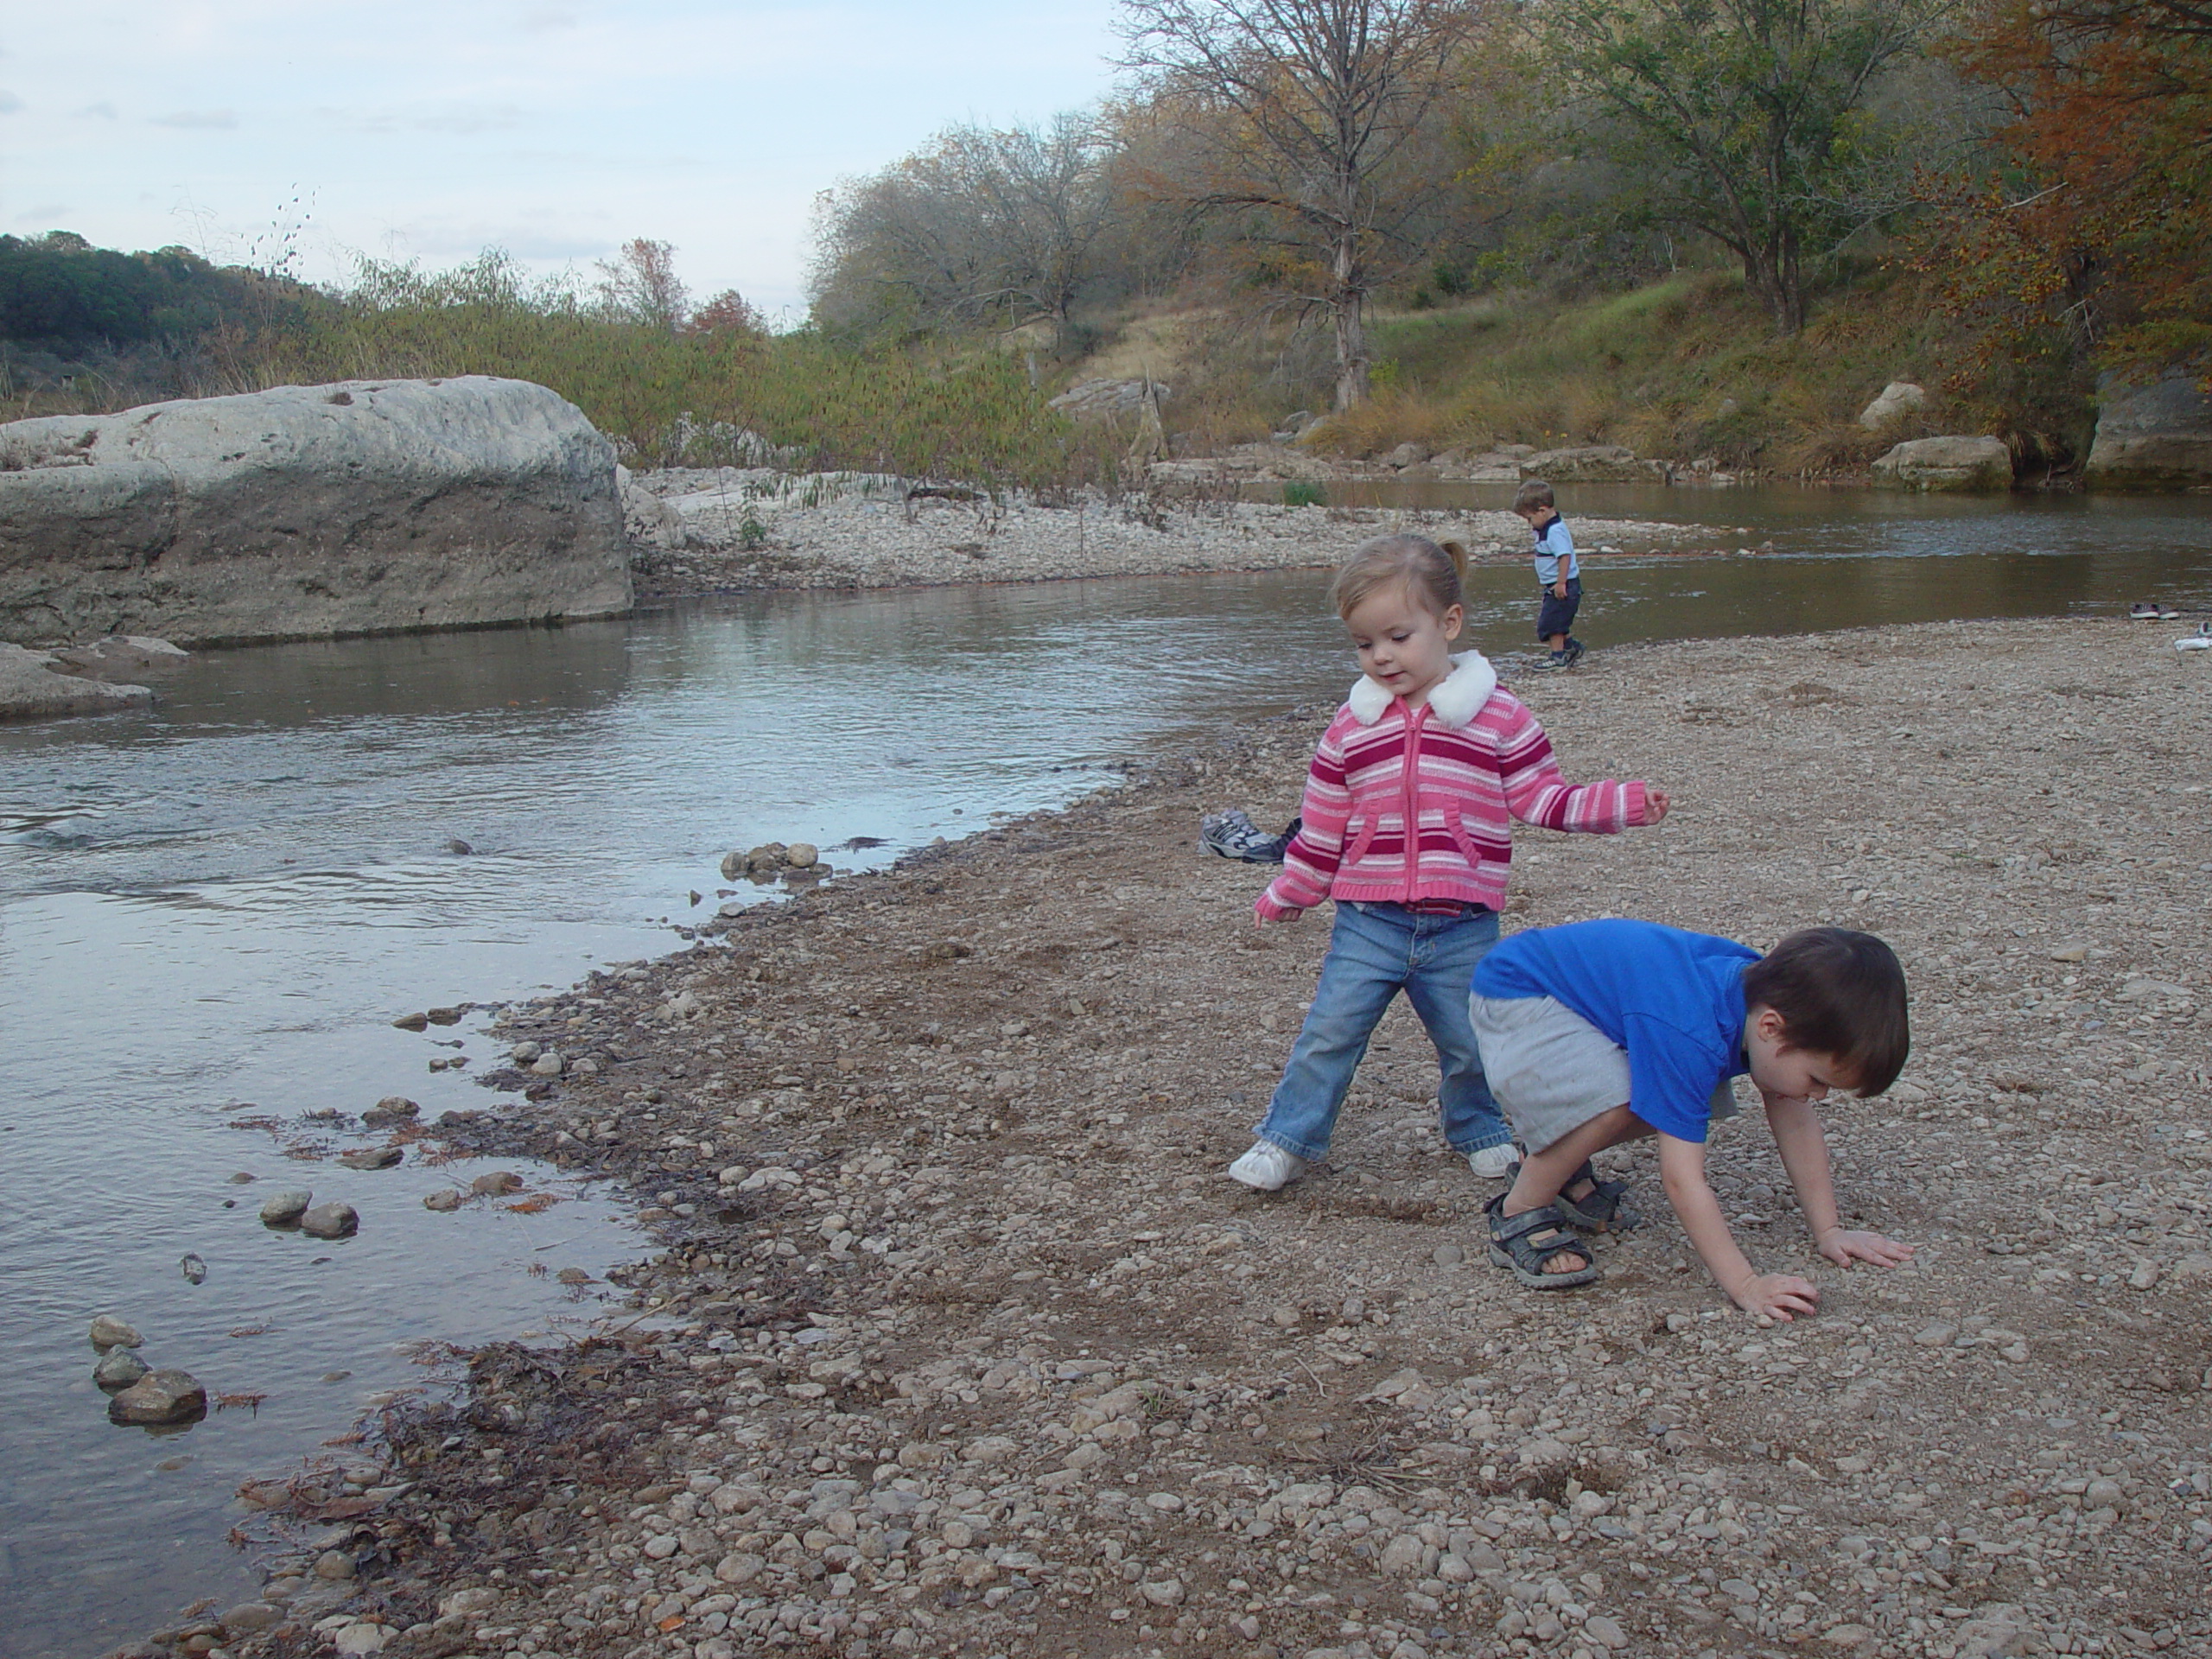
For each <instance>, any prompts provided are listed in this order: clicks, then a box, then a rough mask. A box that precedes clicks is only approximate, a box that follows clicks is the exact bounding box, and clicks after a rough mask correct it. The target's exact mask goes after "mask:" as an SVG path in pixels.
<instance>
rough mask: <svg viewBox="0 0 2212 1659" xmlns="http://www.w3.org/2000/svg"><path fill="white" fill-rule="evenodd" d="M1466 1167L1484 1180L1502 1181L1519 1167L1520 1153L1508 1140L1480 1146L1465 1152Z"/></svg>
mask: <svg viewBox="0 0 2212 1659" xmlns="http://www.w3.org/2000/svg"><path fill="white" fill-rule="evenodd" d="M1467 1167H1468V1168H1469V1169H1471V1170H1473V1171H1474V1172H1475V1173H1476V1174H1478V1175H1479V1176H1481V1177H1482V1178H1483V1179H1484V1180H1486V1181H1502V1180H1504V1179H1508V1178H1509V1177H1510V1176H1511V1175H1512V1173H1513V1172H1514V1171H1515V1170H1516V1169H1518V1168H1520V1167H1521V1154H1520V1153H1519V1152H1518V1151H1516V1149H1515V1148H1514V1145H1513V1143H1512V1142H1511V1141H1500V1142H1498V1144H1497V1145H1496V1146H1494V1147H1478V1148H1477V1149H1476V1150H1475V1151H1473V1152H1471V1153H1469V1154H1467Z"/></svg>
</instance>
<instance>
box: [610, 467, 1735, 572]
mask: <svg viewBox="0 0 2212 1659" xmlns="http://www.w3.org/2000/svg"><path fill="white" fill-rule="evenodd" d="M632 483H633V484H634V485H635V486H637V488H638V489H639V490H641V491H643V492H644V493H645V494H646V495H648V496H651V497H652V498H654V499H656V500H657V501H658V503H659V504H660V505H661V507H662V508H664V509H665V511H664V512H632V514H631V529H632V535H633V537H635V538H636V540H637V541H638V542H639V555H638V560H637V575H638V582H639V596H640V597H641V598H647V599H651V598H668V597H674V596H677V595H679V594H694V593H714V592H723V591H728V590H731V589H735V588H896V587H909V586H921V585H939V584H943V583H947V582H1041V581H1051V580H1055V579H1060V578H1066V577H1074V576H1136V575H1170V574H1173V573H1176V572H1181V571H1192V570H1276V569H1293V568H1303V567H1310V566H1317V565H1324V564H1329V563H1334V562H1335V561H1336V560H1337V559H1338V558H1339V557H1340V556H1341V551H1340V550H1341V549H1342V548H1343V547H1344V543H1345V542H1346V540H1347V538H1348V537H1357V536H1359V535H1361V534H1362V533H1365V534H1381V533H1382V532H1383V531H1385V530H1389V529H1393V528H1396V527H1399V526H1406V527H1411V528H1417V529H1419V530H1421V531H1423V532H1424V533H1426V534H1427V535H1431V536H1436V537H1452V538H1454V539H1457V540H1459V541H1460V542H1461V543H1464V544H1465V546H1466V548H1467V550H1468V551H1469V552H1470V554H1471V555H1472V556H1475V557H1478V558H1484V559H1511V558H1525V557H1526V556H1527V543H1528V540H1529V532H1528V530H1527V528H1526V526H1524V525H1523V524H1522V522H1521V521H1520V520H1519V519H1518V518H1515V517H1514V516H1513V515H1512V514H1511V513H1510V512H1477V513H1442V512H1383V511H1380V510H1374V509H1365V508H1348V507H1320V506H1308V507H1281V506H1258V505H1252V504H1250V503H1240V502H1231V501H1210V500H1205V499H1190V498H1189V497H1187V496H1185V497H1184V498H1183V499H1179V500H1178V499H1171V498H1166V497H1160V496H1151V497H1147V496H1137V495H1132V496H1125V497H1123V498H1122V499H1120V500H1118V501H1113V502H1109V501H1108V500H1107V499H1105V498H1103V496H1099V495H1097V494H1096V493H1091V494H1086V495H1084V496H1083V497H1079V498H1077V499H1075V500H1073V501H1071V503H1070V504H1069V505H1065V506H1058V507H1043V506H1039V505H1035V504H1034V503H1033V502H1028V501H1023V500H1010V501H1006V502H997V503H995V502H992V501H990V500H988V499H982V498H979V499H973V500H959V499H950V498H948V497H945V496H941V495H940V496H924V497H919V498H916V499H911V500H910V499H907V497H906V485H905V483H904V482H903V480H897V479H873V478H851V477H844V476H839V475H818V476H814V477H804V478H793V477H791V476H789V475H786V474H775V473H771V472H766V471H759V470H755V471H743V470H740V469H737V468H725V469H723V470H721V471H720V472H710V471H696V470H691V471H671V472H662V473H643V474H638V475H637V476H636V477H635V478H634V479H633V480H632ZM1574 530H1575V535H1576V537H1578V538H1579V540H1580V542H1581V543H1582V544H1583V545H1584V546H1585V547H1586V548H1587V549H1588V550H1590V551H1592V552H1633V553H1639V554H1649V553H1653V552H1675V551H1681V552H1689V551H1700V552H1710V551H1712V550H1713V548H1712V545H1711V543H1712V541H1713V531H1712V530H1711V529H1710V528H1707V527H1701V526H1694V525H1676V524H1651V523H1646V522H1643V521H1641V520H1637V519H1624V518H1577V519H1576V520H1575V523H1574ZM1693 543H1695V544H1696V545H1693Z"/></svg>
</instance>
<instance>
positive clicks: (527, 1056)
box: [512, 1042, 545, 1065]
mask: <svg viewBox="0 0 2212 1659" xmlns="http://www.w3.org/2000/svg"><path fill="white" fill-rule="evenodd" d="M543 1052H545V1051H544V1050H543V1048H541V1047H539V1046H537V1044H536V1043H528V1042H524V1043H517V1044H516V1045H515V1046H514V1048H513V1049H512V1054H513V1056H514V1062H515V1064H516V1065H529V1064H530V1063H531V1061H532V1060H534V1059H536V1058H537V1057H538V1056H539V1055H540V1054H543Z"/></svg>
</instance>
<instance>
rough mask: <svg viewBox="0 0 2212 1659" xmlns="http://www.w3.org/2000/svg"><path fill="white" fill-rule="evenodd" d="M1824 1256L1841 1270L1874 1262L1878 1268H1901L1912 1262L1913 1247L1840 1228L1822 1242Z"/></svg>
mask: <svg viewBox="0 0 2212 1659" xmlns="http://www.w3.org/2000/svg"><path fill="white" fill-rule="evenodd" d="M1820 1251H1821V1255H1825V1256H1826V1257H1827V1259H1828V1260H1829V1261H1831V1262H1834V1263H1835V1264H1836V1266H1838V1267H1839V1268H1847V1267H1849V1266H1850V1265H1851V1264H1852V1263H1853V1262H1872V1263H1873V1265H1874V1266H1876V1267H1878V1268H1901V1267H1903V1266H1904V1264H1905V1263H1906V1262H1910V1261H1911V1260H1912V1246H1911V1245H1910V1244H1899V1243H1896V1242H1895V1241H1893V1240H1891V1239H1886V1238H1884V1237H1883V1236H1881V1235H1880V1234H1879V1233H1857V1232H1849V1231H1847V1230H1844V1229H1843V1228H1840V1227H1839V1228H1837V1229H1836V1230H1834V1232H1832V1233H1830V1234H1829V1235H1828V1236H1827V1237H1826V1238H1823V1239H1822V1240H1821V1243H1820Z"/></svg>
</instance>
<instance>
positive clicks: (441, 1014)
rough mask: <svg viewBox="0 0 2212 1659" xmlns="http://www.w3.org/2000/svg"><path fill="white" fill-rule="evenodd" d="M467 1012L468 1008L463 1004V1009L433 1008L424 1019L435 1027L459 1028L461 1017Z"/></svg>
mask: <svg viewBox="0 0 2212 1659" xmlns="http://www.w3.org/2000/svg"><path fill="white" fill-rule="evenodd" d="M467 1012H468V1007H467V1004H466V1003H463V1004H462V1005H461V1007H454V1008H431V1009H429V1010H428V1011H427V1012H426V1013H425V1014H423V1018H424V1019H425V1020H429V1022H430V1023H431V1024H432V1025H434V1026H457V1025H459V1024H460V1023H461V1016H462V1015H463V1014H467Z"/></svg>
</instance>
